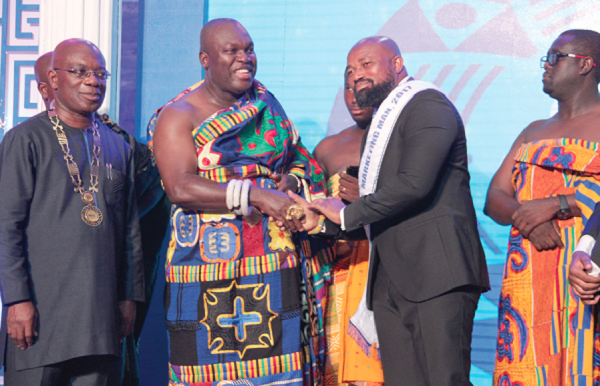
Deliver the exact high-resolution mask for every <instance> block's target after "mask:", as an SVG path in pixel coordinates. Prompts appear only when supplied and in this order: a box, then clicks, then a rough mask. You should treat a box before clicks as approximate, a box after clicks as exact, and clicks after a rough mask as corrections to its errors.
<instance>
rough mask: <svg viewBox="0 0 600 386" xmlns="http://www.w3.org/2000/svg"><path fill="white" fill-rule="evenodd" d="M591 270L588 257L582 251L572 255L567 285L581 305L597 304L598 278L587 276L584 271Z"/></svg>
mask: <svg viewBox="0 0 600 386" xmlns="http://www.w3.org/2000/svg"><path fill="white" fill-rule="evenodd" d="M591 269H592V259H591V258H590V255H588V254H587V253H585V252H583V251H576V252H575V253H573V258H572V260H571V266H570V267H569V283H570V284H571V287H573V291H574V292H575V294H576V295H577V296H579V298H580V299H581V301H582V302H583V304H585V305H593V304H596V303H598V300H599V299H600V295H599V294H598V291H600V277H595V276H591V275H589V274H588V273H587V272H586V271H590V270H591Z"/></svg>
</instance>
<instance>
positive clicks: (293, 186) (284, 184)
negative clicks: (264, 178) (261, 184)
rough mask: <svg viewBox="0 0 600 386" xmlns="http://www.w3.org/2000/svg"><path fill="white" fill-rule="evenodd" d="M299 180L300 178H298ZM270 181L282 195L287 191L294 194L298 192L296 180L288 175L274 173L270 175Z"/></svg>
mask: <svg viewBox="0 0 600 386" xmlns="http://www.w3.org/2000/svg"><path fill="white" fill-rule="evenodd" d="M298 178H300V177H298ZM271 179H272V180H273V182H275V186H277V190H279V191H280V192H283V193H287V192H288V190H289V191H292V192H294V193H296V192H297V191H298V188H299V186H298V181H299V180H298V179H296V177H294V176H292V175H290V174H279V173H274V174H273V175H271Z"/></svg>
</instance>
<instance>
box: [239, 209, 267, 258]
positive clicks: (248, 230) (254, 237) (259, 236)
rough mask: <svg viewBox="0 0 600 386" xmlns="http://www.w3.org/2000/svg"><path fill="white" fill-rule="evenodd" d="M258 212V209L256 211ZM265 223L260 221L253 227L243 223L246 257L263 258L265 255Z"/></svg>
mask: <svg viewBox="0 0 600 386" xmlns="http://www.w3.org/2000/svg"><path fill="white" fill-rule="evenodd" d="M254 210H256V209H254ZM264 233H265V232H263V222H262V221H259V222H258V223H257V224H256V225H254V226H252V225H250V224H248V223H247V222H246V221H242V238H243V240H244V251H243V252H244V257H250V256H262V255H264V254H265V246H264V243H265V236H264Z"/></svg>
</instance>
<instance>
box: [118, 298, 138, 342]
mask: <svg viewBox="0 0 600 386" xmlns="http://www.w3.org/2000/svg"><path fill="white" fill-rule="evenodd" d="M119 311H120V313H121V337H120V342H121V343H123V339H125V337H126V336H128V335H129V334H131V332H132V331H133V327H134V325H135V302H134V301H133V300H122V301H120V302H119Z"/></svg>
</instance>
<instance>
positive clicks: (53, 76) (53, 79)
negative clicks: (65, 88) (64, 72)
mask: <svg viewBox="0 0 600 386" xmlns="http://www.w3.org/2000/svg"><path fill="white" fill-rule="evenodd" d="M48 81H49V82H50V87H52V89H53V90H57V89H58V74H57V73H56V71H54V70H48Z"/></svg>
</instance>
